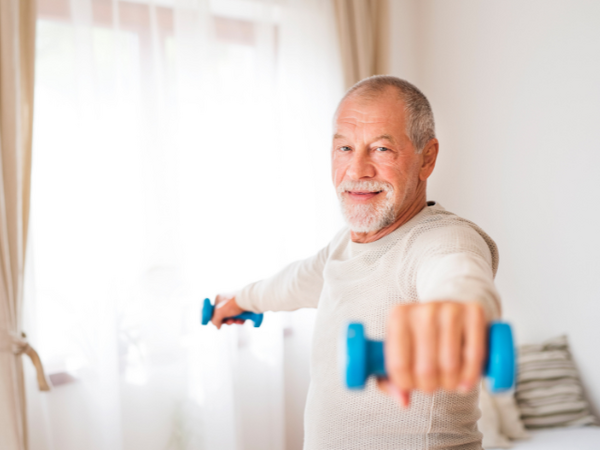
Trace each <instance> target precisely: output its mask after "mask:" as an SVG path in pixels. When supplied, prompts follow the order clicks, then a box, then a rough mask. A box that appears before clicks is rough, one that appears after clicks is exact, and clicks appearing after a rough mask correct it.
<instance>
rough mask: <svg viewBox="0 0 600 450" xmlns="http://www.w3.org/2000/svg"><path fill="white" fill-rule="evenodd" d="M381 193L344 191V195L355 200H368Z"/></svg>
mask: <svg viewBox="0 0 600 450" xmlns="http://www.w3.org/2000/svg"><path fill="white" fill-rule="evenodd" d="M382 192H383V191H346V194H347V195H348V196H349V197H350V198H352V199H355V200H369V199H371V198H373V197H375V196H376V195H379V194H381V193H382Z"/></svg>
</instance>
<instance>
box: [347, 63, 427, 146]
mask: <svg viewBox="0 0 600 450" xmlns="http://www.w3.org/2000/svg"><path fill="white" fill-rule="evenodd" d="M388 87H393V88H395V89H396V90H397V91H398V94H399V96H400V99H401V100H402V101H403V102H404V111H405V112H406V134H407V135H408V138H409V139H410V141H411V142H412V144H413V145H414V146H415V149H416V151H417V153H421V152H422V151H423V149H424V148H425V145H427V143H428V142H429V141H430V140H431V139H435V122H434V120H433V111H432V110H431V105H430V104H429V100H427V97H425V95H423V93H422V92H421V91H420V90H419V89H418V88H417V87H416V86H415V85H413V84H411V83H409V82H408V81H406V80H403V79H401V78H398V77H394V76H391V75H374V76H372V77H369V78H365V79H364V80H361V81H359V82H358V83H356V84H355V85H354V86H352V87H351V88H350V89H348V92H346V95H344V98H343V99H342V101H341V102H340V104H342V102H343V101H344V100H345V99H347V98H348V97H350V96H352V95H358V96H360V97H367V98H376V97H378V96H379V95H380V94H381V93H382V92H383V91H385V90H386V89H387V88H388Z"/></svg>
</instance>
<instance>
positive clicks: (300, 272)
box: [236, 247, 329, 312]
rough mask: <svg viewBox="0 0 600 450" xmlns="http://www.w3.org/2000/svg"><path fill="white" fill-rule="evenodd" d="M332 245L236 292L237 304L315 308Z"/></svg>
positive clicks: (256, 309)
mask: <svg viewBox="0 0 600 450" xmlns="http://www.w3.org/2000/svg"><path fill="white" fill-rule="evenodd" d="M328 253H329V247H325V248H323V249H322V250H321V251H320V252H319V253H317V254H316V255H314V256H311V257H310V258H307V259H304V260H301V261H296V262H294V263H292V264H290V265H289V266H287V267H286V268H284V269H283V270H282V271H281V272H279V273H277V274H275V275H274V276H272V277H270V278H267V279H264V280H261V281H257V282H256V283H252V284H249V285H248V286H246V287H244V288H243V289H241V290H240V291H238V292H237V293H236V302H237V304H238V305H239V306H240V307H241V308H243V309H245V310H247V311H252V312H264V311H293V310H296V309H300V308H316V307H317V304H318V303H319V297H320V296H321V290H322V289H323V268H324V267H325V261H326V260H327V256H328Z"/></svg>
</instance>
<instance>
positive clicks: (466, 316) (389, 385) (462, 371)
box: [378, 301, 487, 406]
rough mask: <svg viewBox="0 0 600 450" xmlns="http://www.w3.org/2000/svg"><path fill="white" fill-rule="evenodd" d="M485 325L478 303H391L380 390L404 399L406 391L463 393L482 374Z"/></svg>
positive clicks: (403, 401) (401, 399)
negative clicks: (384, 377) (384, 367)
mask: <svg viewBox="0 0 600 450" xmlns="http://www.w3.org/2000/svg"><path fill="white" fill-rule="evenodd" d="M486 329H487V324H486V320H485V313H484V310H483V308H482V307H481V306H480V305H479V304H477V303H462V302H451V301H448V302H432V303H412V304H404V305H398V306H396V307H395V308H394V309H393V310H392V312H391V314H390V318H389V321H388V327H387V334H386V340H385V346H384V352H385V360H386V361H385V363H386V372H387V374H388V379H386V380H379V381H378V387H379V389H380V390H381V391H383V392H385V393H387V394H388V395H391V396H393V397H394V398H396V399H397V400H398V401H399V402H400V404H401V405H403V406H405V405H408V404H409V400H410V396H409V394H410V391H411V390H412V389H419V390H420V391H422V392H425V393H433V392H435V391H436V390H438V389H440V388H441V389H445V390H447V391H456V390H459V391H461V392H468V391H469V390H471V389H472V388H473V387H475V385H476V384H477V383H478V381H479V378H480V377H481V373H482V369H483V362H484V360H485V356H486V355H485V353H486V348H487V342H486Z"/></svg>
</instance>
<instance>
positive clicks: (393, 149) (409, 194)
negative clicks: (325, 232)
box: [332, 89, 422, 233]
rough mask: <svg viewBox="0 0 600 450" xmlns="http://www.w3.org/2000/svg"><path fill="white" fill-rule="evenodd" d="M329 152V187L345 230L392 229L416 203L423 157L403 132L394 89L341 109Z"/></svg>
mask: <svg viewBox="0 0 600 450" xmlns="http://www.w3.org/2000/svg"><path fill="white" fill-rule="evenodd" d="M334 133H335V134H334V138H333V148H332V171H333V173H332V176H333V183H334V186H335V188H336V191H337V193H338V197H339V199H340V202H341V204H342V211H343V213H344V216H345V218H346V221H347V222H348V224H349V225H350V228H351V229H352V230H353V231H355V232H361V233H368V232H373V231H377V230H380V229H382V228H384V227H386V226H389V225H391V224H392V223H393V222H394V221H395V220H396V218H397V217H398V216H399V215H400V214H401V213H402V212H403V211H404V210H406V209H407V208H409V207H410V206H411V204H412V203H413V202H414V201H415V197H416V193H417V188H418V186H419V184H420V179H419V172H420V169H421V166H422V156H421V155H419V154H417V153H416V152H415V147H414V146H413V144H412V143H411V142H410V139H409V138H408V136H407V134H406V120H405V113H404V104H403V102H402V101H401V100H400V99H399V98H398V96H397V94H396V93H395V92H394V90H393V89H389V90H387V91H384V92H383V93H382V94H381V95H379V96H377V97H376V98H374V99H373V98H364V97H360V96H356V95H354V96H351V97H349V98H347V99H346V100H344V101H343V102H342V104H341V105H340V107H339V109H338V113H337V117H336V121H335V131H334Z"/></svg>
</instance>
